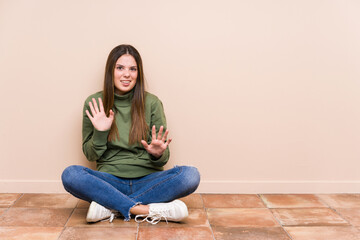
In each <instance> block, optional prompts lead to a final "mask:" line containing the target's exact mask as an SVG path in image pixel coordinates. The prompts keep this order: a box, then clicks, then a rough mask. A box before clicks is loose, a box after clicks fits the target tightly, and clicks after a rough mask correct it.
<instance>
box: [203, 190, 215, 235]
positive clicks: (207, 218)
mask: <svg viewBox="0 0 360 240" xmlns="http://www.w3.org/2000/svg"><path fill="white" fill-rule="evenodd" d="M199 195H200V198H201V202H202V205H203V209H204V211H205V215H206V220H207V221H208V224H209V228H210V231H211V234H212V236H213V239H214V240H216V239H215V235H214V231H213V229H212V226H211V224H210V221H209V216H208V213H207V211H206V208H205V204H204V199H203V197H202V194H200V193H199Z"/></svg>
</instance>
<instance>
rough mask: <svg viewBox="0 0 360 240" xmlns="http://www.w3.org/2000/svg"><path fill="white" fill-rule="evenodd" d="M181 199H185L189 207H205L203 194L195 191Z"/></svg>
mask: <svg viewBox="0 0 360 240" xmlns="http://www.w3.org/2000/svg"><path fill="white" fill-rule="evenodd" d="M180 200H181V201H183V202H184V203H185V204H186V206H187V207H188V208H203V207H204V204H203V200H202V198H201V195H200V194H198V193H194V194H191V195H189V196H186V197H184V198H180Z"/></svg>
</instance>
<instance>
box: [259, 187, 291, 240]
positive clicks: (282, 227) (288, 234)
mask: <svg viewBox="0 0 360 240" xmlns="http://www.w3.org/2000/svg"><path fill="white" fill-rule="evenodd" d="M257 195H258V197H259V198H260V199H261V201H262V202H263V203H264V205H265V207H266V208H267V209H268V210H269V211H270V213H271V215H272V216H273V218H274V219H275V220H276V221H277V222H278V223H279V225H280V227H281V229H282V230H284V232H285V233H286V235H287V236H288V237H289V238H290V239H291V240H293V238H292V237H291V235H290V233H288V231H286V229H285V228H284V226H283V225H281V223H280V220H279V219H277V218H276V217H275V215H274V214H273V212H272V210H271V208H269V207H268V206H267V205H266V203H265V201H264V199H263V198H262V197H261V196H260V195H262V194H257Z"/></svg>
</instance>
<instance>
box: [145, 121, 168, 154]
mask: <svg viewBox="0 0 360 240" xmlns="http://www.w3.org/2000/svg"><path fill="white" fill-rule="evenodd" d="M163 131H164V127H163V126H161V127H160V130H159V133H158V136H157V137H156V129H155V125H154V126H153V127H152V139H151V143H150V144H147V142H146V141H144V140H141V143H142V145H143V146H144V148H145V150H146V151H147V152H148V153H150V154H151V155H153V156H154V157H156V158H159V157H161V155H162V154H163V153H164V152H165V150H166V148H167V147H168V145H169V144H170V142H171V138H170V139H169V140H167V141H166V138H167V135H168V134H169V130H166V131H165V134H164V136H163Z"/></svg>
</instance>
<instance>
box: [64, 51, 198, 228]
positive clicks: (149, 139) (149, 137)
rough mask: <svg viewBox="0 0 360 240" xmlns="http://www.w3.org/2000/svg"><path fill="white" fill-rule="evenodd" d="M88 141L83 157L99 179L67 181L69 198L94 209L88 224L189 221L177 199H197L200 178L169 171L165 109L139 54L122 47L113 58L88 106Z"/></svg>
mask: <svg viewBox="0 0 360 240" xmlns="http://www.w3.org/2000/svg"><path fill="white" fill-rule="evenodd" d="M82 133H83V152H84V154H85V156H86V157H87V159H88V160H89V161H96V163H97V171H95V170H91V169H89V168H86V167H83V166H70V167H68V168H66V169H65V170H64V172H63V174H62V181H63V185H64V188H65V189H66V190H67V191H68V192H69V193H71V194H72V195H74V196H75V197H78V198H80V199H83V200H85V201H88V202H91V204H90V207H89V210H88V213H87V218H86V219H87V221H88V222H97V221H100V220H104V219H107V218H110V221H112V219H113V218H114V216H115V215H116V214H121V215H122V216H124V218H125V221H129V220H130V218H131V215H136V217H135V220H136V221H145V220H146V221H148V222H151V223H153V224H156V223H157V222H159V221H160V220H166V221H181V220H183V219H184V218H186V217H187V216H188V210H187V207H186V205H185V203H183V202H182V201H180V200H176V199H178V198H181V197H185V196H187V195H189V194H191V193H193V192H194V191H195V190H196V188H197V187H198V185H199V182H200V175H199V172H198V171H197V169H196V168H194V167H188V166H181V167H178V166H175V167H174V168H172V169H170V170H166V171H164V170H163V166H164V165H165V164H166V163H167V161H168V159H169V156H170V152H169V147H168V145H169V144H170V142H171V139H168V140H167V136H168V133H169V131H168V130H167V129H166V120H165V115H164V110H163V106H162V103H161V101H160V100H159V99H158V98H157V97H156V96H155V95H153V94H151V93H148V92H146V91H145V83H144V74H143V65H142V60H141V57H140V54H139V53H138V51H137V50H136V49H135V48H134V47H132V46H130V45H119V46H117V47H115V48H114V49H113V50H112V51H111V52H110V54H109V56H108V59H107V63H106V67H105V79H104V90H103V91H102V92H97V93H95V94H93V95H91V96H89V97H88V98H87V99H86V101H85V105H84V111H83V129H82ZM139 218H143V219H142V220H138V219H139Z"/></svg>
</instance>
